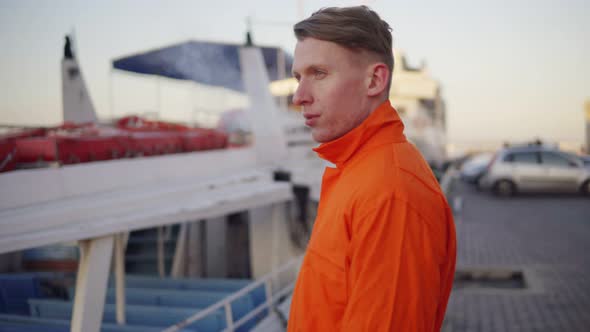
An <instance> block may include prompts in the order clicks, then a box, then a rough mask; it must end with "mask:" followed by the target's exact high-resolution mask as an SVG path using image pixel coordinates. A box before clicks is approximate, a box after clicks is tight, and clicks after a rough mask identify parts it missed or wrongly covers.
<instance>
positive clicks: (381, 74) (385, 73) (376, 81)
mask: <svg viewBox="0 0 590 332" xmlns="http://www.w3.org/2000/svg"><path fill="white" fill-rule="evenodd" d="M369 75H370V82H369V88H368V89H367V94H368V95H369V97H375V96H378V95H380V94H381V93H382V92H383V91H384V90H385V89H387V85H388V83H389V75H391V73H390V72H389V68H388V67H387V65H385V64H384V63H381V62H377V63H375V64H372V65H371V66H369Z"/></svg>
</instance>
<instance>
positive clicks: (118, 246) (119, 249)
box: [115, 233, 125, 325]
mask: <svg viewBox="0 0 590 332" xmlns="http://www.w3.org/2000/svg"><path fill="white" fill-rule="evenodd" d="M124 242H125V234H123V233H121V234H117V235H115V288H116V307H117V324H121V325H124V324H125V244H124Z"/></svg>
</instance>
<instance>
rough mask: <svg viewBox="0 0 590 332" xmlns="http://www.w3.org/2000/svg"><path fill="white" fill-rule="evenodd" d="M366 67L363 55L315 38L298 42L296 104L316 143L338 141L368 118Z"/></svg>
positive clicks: (296, 50) (295, 72) (367, 75)
mask: <svg viewBox="0 0 590 332" xmlns="http://www.w3.org/2000/svg"><path fill="white" fill-rule="evenodd" d="M367 68H368V64H367V62H366V60H365V57H363V53H357V52H354V51H351V50H349V49H346V48H344V47H342V46H339V45H338V44H336V43H332V42H328V41H323V40H318V39H314V38H305V39H304V40H302V41H299V42H297V45H296V47H295V59H294V61H293V76H294V77H295V78H296V79H297V80H298V81H299V86H298V88H297V91H296V92H295V94H294V96H293V103H294V104H295V105H299V106H301V107H302V110H303V116H304V117H305V125H306V126H308V127H310V128H311V134H312V136H313V139H314V140H316V141H317V142H320V143H324V142H329V141H332V140H335V139H337V138H339V137H341V136H342V135H344V134H346V133H347V132H349V131H350V130H352V129H353V128H355V127H356V126H358V125H359V124H360V123H361V122H363V120H364V119H365V118H366V117H367V116H368V115H369V112H370V110H369V109H368V107H367V88H368V86H369V83H370V75H369V73H368V70H367Z"/></svg>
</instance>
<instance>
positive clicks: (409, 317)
mask: <svg viewBox="0 0 590 332" xmlns="http://www.w3.org/2000/svg"><path fill="white" fill-rule="evenodd" d="M444 218H445V216H444V215H442V216H441V219H443V220H437V221H435V222H438V224H439V225H444V224H446V220H444ZM428 222H429V221H428V220H425V219H424V218H422V217H421V216H420V215H419V213H418V211H415V210H414V209H413V208H412V207H410V206H409V204H408V203H407V202H404V201H403V200H400V199H396V198H388V199H383V200H380V201H379V202H377V204H376V207H375V208H374V209H372V210H370V211H367V213H365V214H364V215H362V216H360V217H359V218H358V219H357V220H353V221H351V225H350V228H351V244H350V247H349V248H348V250H347V264H346V265H347V270H348V271H347V293H348V294H347V296H348V301H347V306H346V309H345V313H344V317H343V320H342V324H341V325H340V326H341V330H342V331H439V330H440V328H441V325H442V320H443V318H444V312H445V308H446V302H447V299H448V296H449V294H448V293H450V287H451V285H452V281H451V280H452V279H451V280H448V279H449V272H450V273H451V274H452V271H450V270H449V269H448V268H447V267H445V264H446V265H448V264H447V263H448V262H447V260H448V259H447V255H448V254H447V251H448V246H447V243H446V241H447V236H446V234H444V232H443V233H442V234H438V231H439V230H440V229H445V227H442V228H440V229H439V228H437V227H436V226H435V227H434V228H433V227H432V225H431V224H429V223H428ZM452 269H454V267H452ZM451 278H452V277H451Z"/></svg>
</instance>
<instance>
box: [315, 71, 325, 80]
mask: <svg viewBox="0 0 590 332" xmlns="http://www.w3.org/2000/svg"><path fill="white" fill-rule="evenodd" d="M314 76H315V78H316V79H322V78H324V77H326V72H323V71H320V70H316V71H315V73H314Z"/></svg>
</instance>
